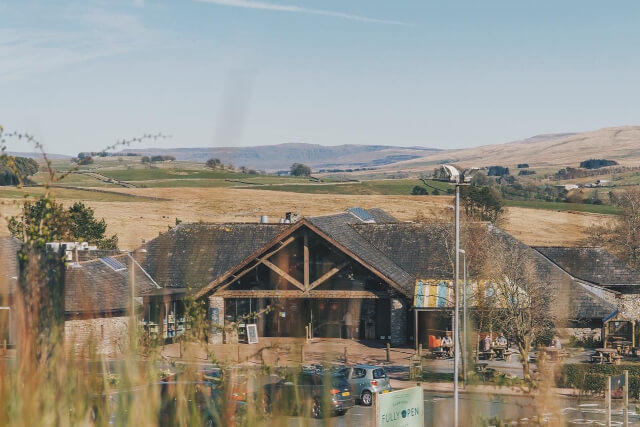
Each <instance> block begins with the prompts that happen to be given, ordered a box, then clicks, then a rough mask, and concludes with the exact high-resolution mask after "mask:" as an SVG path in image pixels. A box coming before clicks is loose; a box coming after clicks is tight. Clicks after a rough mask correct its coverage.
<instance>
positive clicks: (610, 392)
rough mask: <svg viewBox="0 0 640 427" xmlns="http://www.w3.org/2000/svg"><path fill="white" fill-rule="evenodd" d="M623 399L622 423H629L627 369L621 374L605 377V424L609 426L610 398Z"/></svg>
mask: <svg viewBox="0 0 640 427" xmlns="http://www.w3.org/2000/svg"><path fill="white" fill-rule="evenodd" d="M612 398H615V399H623V401H624V409H623V420H622V425H623V426H625V427H627V426H628V425H629V371H627V370H625V371H623V373H622V375H616V376H614V377H607V401H606V402H605V403H606V407H607V426H611V411H612V408H611V399H612Z"/></svg>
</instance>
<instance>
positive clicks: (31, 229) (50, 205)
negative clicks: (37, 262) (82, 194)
mask: <svg viewBox="0 0 640 427" xmlns="http://www.w3.org/2000/svg"><path fill="white" fill-rule="evenodd" d="M8 227H9V232H10V233H11V235H12V236H14V237H17V238H19V239H20V240H22V241H23V242H27V241H30V240H38V239H40V240H42V243H46V242H56V241H64V240H74V241H85V242H89V243H92V244H95V245H97V246H98V247H99V248H100V249H117V247H118V236H117V235H115V234H114V235H113V236H111V237H109V238H105V231H106V229H107V224H106V223H105V221H104V219H101V220H97V219H96V218H95V216H94V211H93V209H91V208H89V207H86V206H85V205H84V203H82V202H76V203H74V205H73V206H71V207H70V208H69V209H68V210H65V209H64V207H63V206H62V203H56V202H55V201H53V200H49V199H38V200H36V201H26V202H25V203H24V205H23V206H22V215H20V216H14V217H10V218H9V224H8Z"/></svg>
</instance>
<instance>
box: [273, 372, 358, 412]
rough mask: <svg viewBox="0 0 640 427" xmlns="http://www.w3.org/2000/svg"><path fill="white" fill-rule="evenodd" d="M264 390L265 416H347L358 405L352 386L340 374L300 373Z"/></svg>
mask: <svg viewBox="0 0 640 427" xmlns="http://www.w3.org/2000/svg"><path fill="white" fill-rule="evenodd" d="M287 377H288V378H282V379H280V380H279V381H276V382H274V383H272V384H267V385H265V386H264V388H263V396H262V403H263V408H264V410H265V412H267V413H269V412H276V413H289V414H309V415H311V416H312V417H314V418H321V417H324V416H327V415H330V414H336V415H344V414H346V413H347V411H348V410H349V409H350V408H352V407H353V406H354V404H355V400H354V398H353V393H352V391H351V386H350V385H349V383H348V382H347V380H346V379H345V378H344V377H343V376H342V375H340V374H330V373H319V372H316V371H313V372H300V373H296V374H293V375H288V376H287Z"/></svg>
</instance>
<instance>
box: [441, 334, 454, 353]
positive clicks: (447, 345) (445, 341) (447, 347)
mask: <svg viewBox="0 0 640 427" xmlns="http://www.w3.org/2000/svg"><path fill="white" fill-rule="evenodd" d="M440 344H441V345H442V350H443V351H445V352H446V353H447V356H448V357H451V353H452V352H453V340H452V339H451V332H449V331H447V332H445V334H444V336H443V337H442V342H441V343H440Z"/></svg>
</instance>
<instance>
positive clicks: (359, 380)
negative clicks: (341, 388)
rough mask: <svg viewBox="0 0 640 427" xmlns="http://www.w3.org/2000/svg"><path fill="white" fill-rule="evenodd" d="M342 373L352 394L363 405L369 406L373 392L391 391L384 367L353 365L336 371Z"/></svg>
mask: <svg viewBox="0 0 640 427" xmlns="http://www.w3.org/2000/svg"><path fill="white" fill-rule="evenodd" d="M338 372H339V373H340V374H342V375H344V376H345V378H346V379H347V381H349V384H350V385H351V388H352V389H353V395H354V397H356V398H357V399H359V400H360V402H361V403H362V404H363V405H364V406H371V403H373V393H387V392H389V391H391V384H390V383H389V377H388V375H387V373H386V372H385V370H384V368H381V367H379V366H372V365H355V366H352V367H350V368H342V369H340V370H339V371H338Z"/></svg>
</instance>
